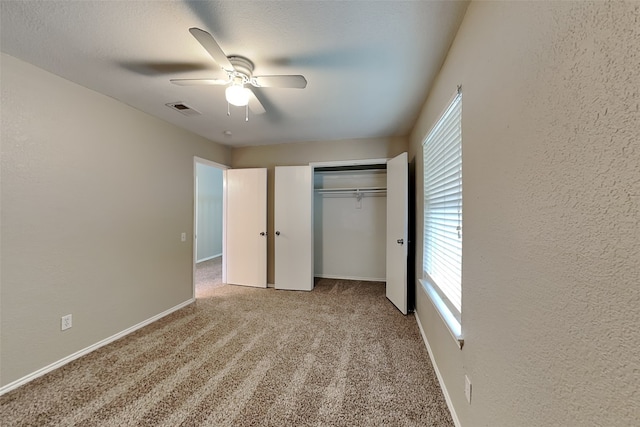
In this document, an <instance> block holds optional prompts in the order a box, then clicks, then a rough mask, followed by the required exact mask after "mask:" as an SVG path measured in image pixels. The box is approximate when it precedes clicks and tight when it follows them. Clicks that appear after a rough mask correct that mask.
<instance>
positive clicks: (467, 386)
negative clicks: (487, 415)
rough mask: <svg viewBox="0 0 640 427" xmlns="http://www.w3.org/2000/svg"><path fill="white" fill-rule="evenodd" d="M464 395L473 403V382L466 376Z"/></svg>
mask: <svg viewBox="0 0 640 427" xmlns="http://www.w3.org/2000/svg"><path fill="white" fill-rule="evenodd" d="M464 395H465V397H466V398H467V402H469V403H471V380H470V379H469V377H468V376H466V375H465V376H464Z"/></svg>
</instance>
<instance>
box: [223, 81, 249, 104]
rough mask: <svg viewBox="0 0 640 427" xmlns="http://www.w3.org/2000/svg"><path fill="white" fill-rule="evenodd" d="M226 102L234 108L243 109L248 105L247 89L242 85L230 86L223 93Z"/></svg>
mask: <svg viewBox="0 0 640 427" xmlns="http://www.w3.org/2000/svg"><path fill="white" fill-rule="evenodd" d="M224 94H225V97H226V98H227V102H228V103H229V104H231V105H235V106H236V107H244V106H246V105H247V104H249V89H247V88H246V87H244V85H242V84H235V83H234V84H232V85H231V86H229V87H227V89H226V90H225V91H224Z"/></svg>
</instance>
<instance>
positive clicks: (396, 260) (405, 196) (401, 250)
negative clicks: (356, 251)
mask: <svg viewBox="0 0 640 427" xmlns="http://www.w3.org/2000/svg"><path fill="white" fill-rule="evenodd" d="M408 179H409V163H408V156H407V153H402V154H400V155H399V156H397V157H394V158H393V159H391V160H389V161H388V162H387V286H386V289H387V298H389V300H390V301H391V302H392V303H393V304H394V305H395V306H396V307H398V310H400V311H401V312H402V313H403V314H407V248H408V213H409V182H408Z"/></svg>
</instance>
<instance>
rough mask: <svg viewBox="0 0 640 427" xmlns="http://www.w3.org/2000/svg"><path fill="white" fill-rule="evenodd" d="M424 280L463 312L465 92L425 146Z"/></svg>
mask: <svg viewBox="0 0 640 427" xmlns="http://www.w3.org/2000/svg"><path fill="white" fill-rule="evenodd" d="M423 154H424V251H423V264H422V265H423V269H424V276H425V279H429V281H430V282H431V283H432V284H433V285H435V287H436V288H437V289H438V291H439V293H440V294H441V296H442V297H444V298H443V299H444V300H445V303H447V306H449V309H450V310H452V312H453V313H454V314H455V315H456V317H457V318H458V320H460V313H461V312H462V298H461V295H462V292H461V276H462V92H461V90H460V89H459V90H458V94H457V95H456V97H455V98H454V99H453V101H452V102H451V104H450V105H449V107H448V108H447V109H446V110H445V112H444V114H443V115H442V117H441V118H440V120H438V122H437V123H436V125H435V126H434V127H433V129H432V130H431V132H429V134H428V135H427V138H426V139H425V140H424V142H423Z"/></svg>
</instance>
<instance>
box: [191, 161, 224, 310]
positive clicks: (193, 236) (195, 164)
mask: <svg viewBox="0 0 640 427" xmlns="http://www.w3.org/2000/svg"><path fill="white" fill-rule="evenodd" d="M198 164H202V165H205V166H210V167H214V168H216V169H220V170H222V171H223V172H224V171H226V170H227V169H230V168H231V167H230V166H227V165H223V164H222V163H216V162H213V161H211V160H207V159H203V158H202V157H198V156H193V229H192V230H191V245H192V254H191V297H192V298H194V299H195V297H196V261H197V253H196V251H197V246H196V245H197V244H198V242H196V232H197V231H198V230H197V228H196V227H197V224H198V209H197V204H198V175H197V167H198ZM226 204H227V183H226V176H225V174H224V173H223V174H222V281H223V282H226V278H227V265H226V256H225V255H226V254H225V248H226V240H227V209H226Z"/></svg>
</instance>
